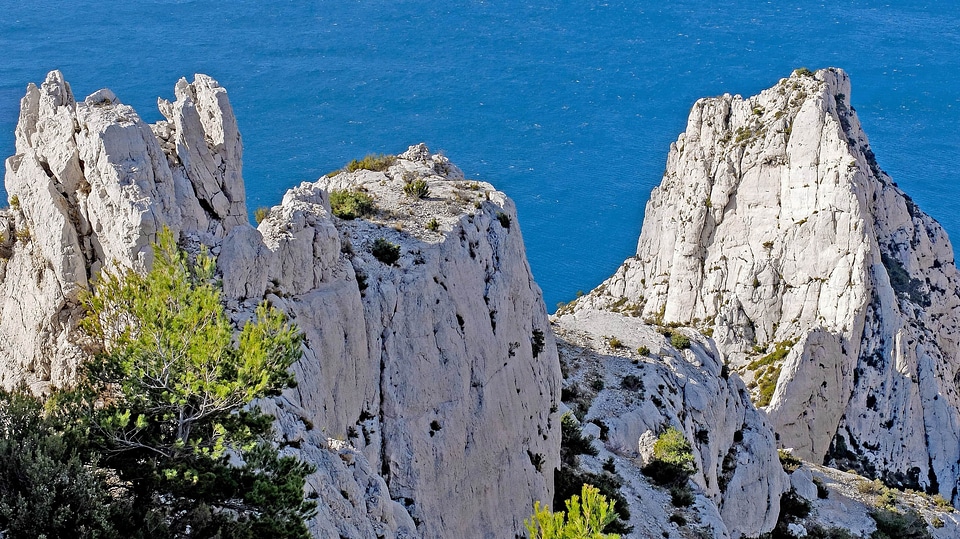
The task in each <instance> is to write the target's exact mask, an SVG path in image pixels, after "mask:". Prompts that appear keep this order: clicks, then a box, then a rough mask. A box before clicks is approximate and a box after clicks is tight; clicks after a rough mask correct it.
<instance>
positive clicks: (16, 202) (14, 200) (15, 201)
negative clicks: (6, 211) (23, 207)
mask: <svg viewBox="0 0 960 539" xmlns="http://www.w3.org/2000/svg"><path fill="white" fill-rule="evenodd" d="M10 207H11V208H13V209H14V210H16V211H20V197H18V196H17V195H13V196H12V197H10Z"/></svg>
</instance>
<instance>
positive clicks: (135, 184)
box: [0, 72, 560, 538]
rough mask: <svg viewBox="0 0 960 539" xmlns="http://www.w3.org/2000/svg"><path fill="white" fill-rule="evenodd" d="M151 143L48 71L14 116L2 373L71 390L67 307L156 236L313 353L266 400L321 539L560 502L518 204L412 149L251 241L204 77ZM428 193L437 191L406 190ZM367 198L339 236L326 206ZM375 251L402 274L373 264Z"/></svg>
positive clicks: (544, 339) (402, 533)
mask: <svg viewBox="0 0 960 539" xmlns="http://www.w3.org/2000/svg"><path fill="white" fill-rule="evenodd" d="M175 94H176V100H175V101H174V102H168V101H165V100H162V99H161V100H160V101H159V107H160V110H161V112H162V113H163V115H164V116H165V117H166V120H165V121H161V122H159V123H157V124H155V125H152V126H151V125H147V124H145V123H144V122H143V121H141V120H140V118H139V117H138V116H137V114H136V112H135V111H133V109H131V108H130V107H129V106H126V105H123V104H122V103H121V102H120V101H119V100H118V98H117V97H116V96H115V95H114V94H113V93H112V92H110V91H109V90H100V91H98V92H96V93H94V94H93V95H91V96H90V97H88V98H87V99H86V100H84V101H76V100H75V99H74V97H73V94H72V91H71V89H70V86H69V85H68V84H67V83H66V82H65V81H64V80H63V76H62V75H61V74H60V73H58V72H52V73H51V74H50V75H49V76H48V77H47V80H46V81H45V82H44V83H43V85H42V86H41V87H39V88H38V87H36V86H34V85H30V86H29V87H28V89H27V95H26V96H25V97H24V99H23V101H22V104H21V117H20V122H19V124H18V127H17V154H16V155H14V156H12V157H10V158H9V159H8V160H7V164H6V167H7V173H6V185H7V191H8V193H9V194H10V197H11V208H10V209H9V210H6V211H5V212H3V213H2V215H0V219H2V220H3V223H4V224H5V226H6V228H5V230H6V234H5V235H4V238H3V241H2V242H0V243H2V245H0V255H2V260H0V298H2V303H0V376H2V383H3V384H4V385H6V386H10V385H13V384H16V383H18V382H21V381H25V382H27V383H30V384H32V385H33V386H34V387H36V388H37V389H38V390H42V389H43V388H44V387H47V386H49V385H64V384H69V383H70V380H71V379H72V377H73V376H74V375H75V370H76V366H77V365H78V363H79V362H80V361H82V359H83V358H84V357H85V355H86V353H87V349H86V347H85V343H84V342H83V341H82V337H81V335H80V333H79V331H77V328H76V324H77V320H78V318H79V317H80V315H81V309H80V307H79V305H78V294H79V293H80V291H81V290H84V289H85V288H86V287H87V286H88V283H89V281H90V280H91V279H94V278H96V275H97V274H98V272H99V271H100V270H102V269H103V268H106V267H111V266H114V265H119V266H132V267H142V266H144V265H146V264H149V263H150V256H151V252H150V249H149V246H150V244H151V242H153V241H154V240H155V238H156V233H157V231H158V230H160V229H161V228H162V227H163V226H168V227H170V228H171V229H172V230H173V232H174V233H175V234H176V236H177V237H178V238H179V240H180V242H181V245H183V246H184V247H186V248H187V249H188V250H195V249H198V248H199V247H200V246H201V245H203V246H206V247H207V248H208V249H209V250H210V252H211V253H212V254H214V255H216V256H217V257H218V272H219V274H220V276H221V278H222V282H223V289H224V296H225V299H226V300H227V303H228V311H229V314H230V315H231V317H232V318H233V319H234V320H235V321H237V322H238V323H242V322H243V321H244V320H246V319H249V318H250V317H251V316H252V315H253V311H254V309H255V307H256V305H257V304H259V303H260V302H261V301H264V300H267V301H270V302H271V303H272V304H274V305H275V306H277V307H278V308H280V309H282V310H284V311H285V312H286V313H287V314H288V315H289V316H290V317H291V319H292V320H293V321H294V322H295V323H296V324H297V325H298V326H299V327H300V328H301V330H302V331H303V332H304V335H305V337H306V342H305V348H304V355H303V358H302V359H301V361H299V362H298V363H297V364H296V365H295V366H294V370H295V371H296V374H297V380H298V386H297V387H296V388H295V389H291V390H289V391H287V392H286V393H285V394H284V395H283V396H281V397H278V398H276V399H271V400H269V401H266V402H264V403H263V406H264V407H265V408H266V409H268V410H269V411H270V412H271V413H273V414H274V415H275V416H277V423H276V427H277V431H278V434H279V436H280V438H281V441H282V444H283V447H284V451H285V452H288V453H290V454H296V455H298V456H300V457H301V458H303V459H305V460H307V461H309V462H311V463H313V464H315V465H316V466H317V467H318V470H317V472H316V473H315V474H313V475H312V476H311V477H310V478H308V489H309V490H310V491H311V494H312V495H315V496H316V499H317V502H318V513H317V516H316V517H315V518H314V519H313V520H312V521H311V522H310V529H311V530H312V532H313V533H314V534H315V535H316V536H317V537H324V538H326V537H331V538H338V537H339V538H342V537H349V538H369V537H390V538H394V537H396V538H400V537H423V538H441V537H490V538H500V537H514V536H516V535H517V534H520V533H522V530H523V519H524V518H525V517H527V516H528V515H529V514H530V512H531V508H532V504H533V501H534V500H546V499H549V498H550V495H551V493H552V482H553V476H552V470H553V468H555V467H556V465H557V462H558V460H559V417H558V416H557V412H556V406H555V404H556V402H557V401H558V400H559V378H560V373H559V363H558V361H557V352H556V346H555V343H554V340H553V337H552V333H551V332H550V328H549V321H548V318H547V314H546V310H545V308H544V306H543V301H542V298H541V293H540V289H539V288H538V287H537V286H536V284H535V283H534V282H533V278H532V276H531V274H530V270H529V266H528V264H527V260H526V255H525V251H524V246H523V240H522V236H521V233H520V228H519V224H518V223H517V220H516V212H515V209H514V206H513V203H512V202H511V201H510V200H509V199H508V198H507V197H506V196H505V195H503V193H500V192H498V191H496V190H495V189H493V187H492V186H490V185H489V184H486V183H482V182H475V181H465V180H464V179H463V174H462V172H460V171H459V169H457V168H456V167H455V166H454V165H453V164H451V163H450V162H449V160H447V159H446V158H444V157H442V156H438V155H433V154H431V153H430V152H429V150H428V149H427V148H426V147H425V146H423V145H419V146H413V147H411V148H410V150H409V151H408V152H406V153H404V154H402V155H401V156H399V158H398V159H396V161H395V162H394V163H393V164H392V166H390V167H389V168H387V169H386V170H383V171H379V172H375V171H368V170H359V171H355V172H349V173H348V172H344V173H341V174H338V175H335V176H333V177H328V178H322V179H321V180H320V181H318V182H316V183H304V184H302V185H300V186H299V187H296V188H294V189H291V190H290V191H289V192H288V193H287V194H286V195H285V196H284V199H283V201H282V202H281V204H279V205H277V206H275V207H274V208H272V209H271V211H270V214H269V216H268V217H267V218H266V219H265V220H264V221H263V222H262V223H260V225H259V229H255V228H253V227H251V226H250V225H249V224H248V220H247V210H246V206H245V201H244V190H243V179H242V162H241V158H242V155H241V154H242V145H241V139H240V134H239V131H238V129H237V124H236V119H235V118H234V116H233V113H232V111H231V108H230V104H229V101H228V99H227V95H226V92H225V91H224V90H223V89H222V88H221V87H220V86H219V85H218V84H217V83H216V81H214V80H213V79H211V78H209V77H206V76H204V75H197V76H196V78H195V81H194V82H193V83H192V84H189V83H187V82H186V81H185V80H181V81H180V82H178V83H177V85H176V89H175ZM415 180H422V181H424V182H425V183H426V184H427V185H428V186H429V191H430V194H429V196H427V197H426V198H423V199H419V198H413V197H410V196H408V195H407V194H405V193H404V190H403V187H404V185H406V184H407V183H408V182H411V181H415ZM333 189H349V190H358V189H361V190H364V191H365V192H366V193H368V194H369V195H370V196H372V198H373V200H374V204H375V206H376V209H375V211H374V212H373V213H372V214H371V215H369V216H366V217H365V218H360V219H356V220H351V221H346V220H343V219H340V218H338V217H336V216H334V215H333V213H332V210H331V207H330V191H331V190H333ZM380 238H383V239H385V240H387V241H389V242H391V243H393V244H395V246H396V247H397V248H398V254H399V257H398V259H397V260H396V261H395V262H392V261H387V262H385V261H383V260H382V259H378V258H377V257H376V256H374V255H373V254H372V246H373V245H374V243H375V242H376V240H377V239H380Z"/></svg>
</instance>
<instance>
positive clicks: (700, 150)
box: [574, 69, 960, 502]
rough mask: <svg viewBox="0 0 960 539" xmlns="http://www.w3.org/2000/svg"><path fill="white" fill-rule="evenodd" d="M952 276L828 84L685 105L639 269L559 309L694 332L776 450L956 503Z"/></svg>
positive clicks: (939, 247)
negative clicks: (741, 386)
mask: <svg viewBox="0 0 960 539" xmlns="http://www.w3.org/2000/svg"><path fill="white" fill-rule="evenodd" d="M958 306H960V277H958V275H957V270H956V266H955V264H954V259H953V250H952V247H951V245H950V242H949V240H948V239H947V236H946V234H945V233H944V231H943V229H942V228H941V227H940V226H939V224H937V223H936V222H935V221H934V220H933V219H932V218H930V217H929V216H928V215H926V214H925V213H923V212H922V211H921V210H920V209H918V208H917V207H916V205H915V204H913V202H912V201H911V200H910V198H909V197H908V196H906V195H905V194H904V193H903V192H902V191H901V190H900V189H898V188H897V186H896V185H895V184H894V183H893V182H892V180H891V179H890V177H889V176H887V175H886V174H885V173H884V172H883V171H882V170H880V168H879V167H878V166H877V163H876V161H875V159H874V156H873V152H872V151H871V150H870V147H869V144H868V141H867V138H866V135H865V134H864V133H863V131H862V130H861V128H860V122H859V120H858V119H857V116H856V112H855V111H854V109H853V108H852V106H851V105H850V82H849V79H848V77H847V75H846V74H845V73H843V72H842V71H840V70H836V69H828V70H821V71H818V72H817V73H816V74H810V73H801V72H799V71H798V72H795V73H794V74H793V75H792V76H791V77H790V78H789V79H783V80H781V81H780V82H779V83H778V84H777V85H776V86H774V87H773V88H771V89H768V90H765V91H763V92H761V93H760V95H758V96H754V97H750V98H748V99H743V98H741V97H739V96H730V95H724V96H721V97H717V98H711V99H702V100H700V101H698V102H697V103H696V104H695V105H694V107H693V111H692V112H691V114H690V119H689V122H688V124H687V129H686V131H685V132H684V133H683V134H681V135H680V138H679V139H678V140H677V142H676V143H674V144H673V145H671V149H670V156H669V158H668V163H667V170H666V173H665V175H664V178H663V182H662V183H661V185H660V186H659V187H657V188H656V189H654V191H653V193H652V195H651V198H650V202H649V203H648V204H647V208H646V215H645V218H644V223H643V228H642V233H641V237H640V240H639V243H638V248H637V255H636V256H635V257H634V258H632V259H629V260H627V261H626V262H624V264H623V266H622V267H621V268H620V269H619V270H618V271H617V272H616V274H615V275H614V276H613V277H611V278H610V279H609V280H608V281H607V282H605V283H604V284H603V285H601V286H600V287H598V288H597V289H596V290H595V291H593V292H592V293H591V294H590V295H589V296H587V297H585V298H583V299H582V300H581V301H580V302H578V304H577V305H576V306H575V307H574V310H575V312H576V311H580V310H584V311H590V310H596V309H600V310H613V311H618V312H629V313H632V314H636V315H638V316H641V317H643V318H646V319H648V320H651V321H655V322H657V323H671V322H675V323H681V324H686V325H691V326H694V327H697V328H699V329H701V330H702V331H704V332H706V333H708V334H710V333H712V336H713V338H714V339H715V340H716V342H717V345H718V347H719V349H720V352H721V353H723V354H725V355H726V356H727V358H728V361H729V362H730V364H731V366H732V367H733V368H735V369H736V370H738V371H740V372H741V373H742V374H743V375H744V377H745V379H747V380H748V381H751V386H752V387H754V388H755V396H756V397H757V398H758V399H759V400H760V403H761V404H766V405H767V406H766V410H767V413H768V416H769V418H770V421H771V422H772V424H773V427H774V430H775V431H776V432H777V435H778V438H779V444H780V445H781V446H784V447H792V448H794V449H795V451H796V452H797V453H798V454H799V455H800V456H802V457H803V458H805V459H807V460H811V461H817V462H822V461H826V462H828V463H833V464H835V465H836V466H838V467H841V468H843V469H847V468H851V467H852V468H855V469H858V470H860V471H862V472H864V473H866V474H867V475H870V476H878V477H882V478H883V479H884V480H886V481H887V482H889V483H891V484H896V485H902V486H909V487H913V488H921V489H926V490H928V491H934V492H940V493H941V494H943V495H944V496H945V497H947V498H951V497H953V499H954V502H956V501H957V484H958V475H960V470H958V466H957V462H958V458H960V446H958V440H960V417H958V405H960V395H958V393H957V385H956V380H957V375H958V362H957V361H956V359H955V358H956V357H957V354H958V351H960V348H958V345H960V343H958V338H960V337H958V332H957V328H958V322H960V319H958V314H960V311H958Z"/></svg>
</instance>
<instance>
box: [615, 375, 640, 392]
mask: <svg viewBox="0 0 960 539" xmlns="http://www.w3.org/2000/svg"><path fill="white" fill-rule="evenodd" d="M620 388H621V389H625V390H627V391H642V390H643V380H641V379H640V378H639V377H637V376H636V375H633V374H628V375H626V376H624V377H623V380H620Z"/></svg>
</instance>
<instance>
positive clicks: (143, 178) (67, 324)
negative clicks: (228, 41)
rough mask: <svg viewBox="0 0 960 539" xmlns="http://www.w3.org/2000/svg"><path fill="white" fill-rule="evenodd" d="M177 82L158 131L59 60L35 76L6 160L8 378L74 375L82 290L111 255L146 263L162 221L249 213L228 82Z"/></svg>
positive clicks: (215, 226) (211, 233) (192, 223)
mask: <svg viewBox="0 0 960 539" xmlns="http://www.w3.org/2000/svg"><path fill="white" fill-rule="evenodd" d="M176 92H177V100H176V102H175V103H173V104H171V103H167V102H163V101H162V102H161V111H162V112H164V113H165V114H167V115H168V121H166V122H161V123H159V124H157V125H156V126H154V128H155V129H156V130H157V133H159V134H160V136H159V137H158V136H154V133H153V132H152V131H151V127H150V126H148V125H147V124H145V123H144V122H143V121H142V120H141V119H140V118H139V116H137V113H136V112H135V111H134V110H133V109H132V108H130V107H129V106H127V105H124V104H122V103H121V102H119V101H118V100H117V98H116V96H115V95H114V94H113V92H111V91H110V90H100V91H98V92H96V93H94V94H92V95H91V96H90V97H88V98H86V99H85V100H84V101H80V102H78V101H76V99H74V96H73V92H72V91H71V89H70V85H69V84H67V83H66V81H64V79H63V75H61V74H60V72H58V71H54V72H51V73H50V74H49V75H48V76H47V79H46V81H44V83H43V84H42V85H41V86H40V87H39V88H38V87H37V86H35V85H34V84H32V83H31V84H30V85H29V86H28V87H27V93H26V96H24V98H23V100H22V101H21V103H20V121H19V123H18V124H17V131H16V151H17V153H16V155H14V156H12V157H10V158H9V159H7V161H6V188H7V193H8V195H9V196H10V203H11V211H9V212H6V214H5V215H4V216H3V217H4V220H5V223H4V224H5V225H6V226H5V227H4V228H5V234H4V235H3V240H4V241H3V249H2V250H3V251H4V254H5V255H6V256H4V260H3V261H0V275H2V277H3V279H2V283H0V297H2V298H3V302H2V304H0V382H2V383H3V384H4V385H6V386H10V385H13V384H15V383H18V382H20V381H25V382H27V383H30V384H32V385H35V386H43V385H46V384H53V385H64V384H67V383H69V381H70V379H71V378H72V377H73V376H74V371H75V368H76V366H77V363H78V362H79V361H80V360H81V358H82V357H83V356H84V353H83V351H82V349H81V348H82V343H80V342H79V336H78V335H76V331H75V326H76V322H77V316H78V313H79V310H78V307H77V298H78V293H79V292H80V291H81V290H83V289H85V288H86V287H87V282H88V280H89V279H90V278H92V277H93V276H94V275H96V274H97V272H98V271H100V269H101V268H103V267H104V265H108V264H126V265H131V264H142V263H143V262H145V261H146V259H147V258H149V256H150V254H151V253H150V249H149V245H150V243H151V242H152V241H154V240H155V236H156V232H157V230H159V229H160V227H161V226H163V225H167V226H169V227H170V228H171V229H173V230H174V232H178V233H179V232H184V233H192V234H199V235H201V236H202V237H203V238H204V239H205V240H209V241H212V240H213V239H215V238H218V237H222V236H223V235H224V234H225V232H226V231H227V230H229V229H230V228H232V227H234V226H236V225H238V224H240V223H246V222H247V217H246V211H247V210H246V203H245V202H244V190H243V179H242V177H241V175H240V168H241V157H242V156H241V154H242V151H241V142H240V134H239V132H238V131H237V125H236V120H235V118H234V116H233V112H232V110H231V108H230V103H229V102H228V101H227V97H226V91H225V90H224V89H223V88H220V87H219V85H218V84H217V83H216V81H214V80H213V79H211V78H209V77H207V76H205V75H198V76H197V78H196V80H195V82H194V83H193V84H188V83H187V81H186V80H183V79H181V80H180V82H179V83H177V90H176ZM201 113H202V114H201ZM214 189H215V190H216V193H217V195H216V196H211V198H210V200H207V199H206V198H204V196H205V195H204V194H203V193H205V192H209V191H211V190H214ZM214 198H216V200H214Z"/></svg>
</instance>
